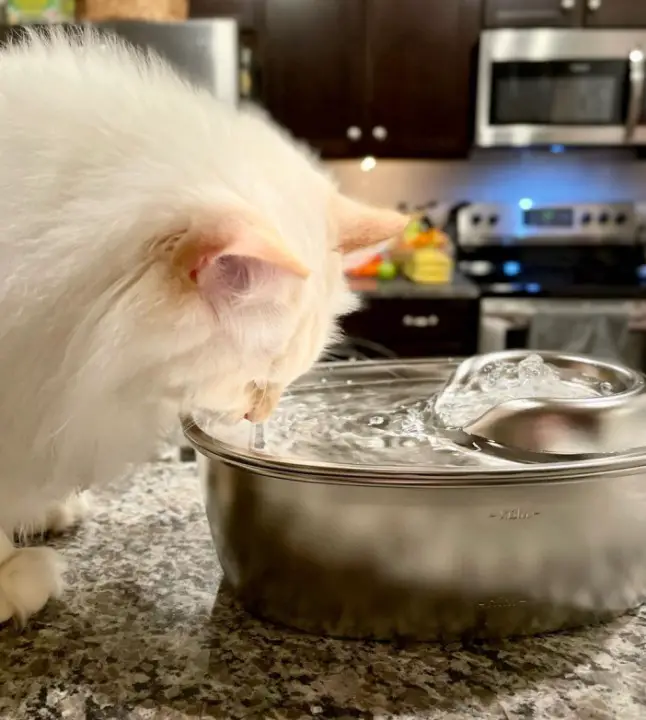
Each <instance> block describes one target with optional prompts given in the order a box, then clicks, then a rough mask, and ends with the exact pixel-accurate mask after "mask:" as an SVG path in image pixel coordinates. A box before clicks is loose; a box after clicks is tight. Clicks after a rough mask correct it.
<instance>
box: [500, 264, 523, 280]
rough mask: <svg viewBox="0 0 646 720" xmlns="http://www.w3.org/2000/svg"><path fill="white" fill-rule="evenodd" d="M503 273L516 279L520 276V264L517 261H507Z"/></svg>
mask: <svg viewBox="0 0 646 720" xmlns="http://www.w3.org/2000/svg"><path fill="white" fill-rule="evenodd" d="M502 271H503V273H504V274H505V275H506V276H507V277H516V275H520V271H521V266H520V263H519V262H516V261H515V260H507V262H506V263H504V264H503V266H502Z"/></svg>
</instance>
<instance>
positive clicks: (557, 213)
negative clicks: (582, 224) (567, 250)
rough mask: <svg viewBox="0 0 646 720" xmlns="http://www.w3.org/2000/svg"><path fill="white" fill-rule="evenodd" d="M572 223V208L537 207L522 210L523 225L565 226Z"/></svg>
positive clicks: (570, 225)
mask: <svg viewBox="0 0 646 720" xmlns="http://www.w3.org/2000/svg"><path fill="white" fill-rule="evenodd" d="M573 224H574V210H572V208H537V209H534V210H525V211H524V212H523V225H525V226H526V227H536V228H543V227H552V228H566V227H572V225H573Z"/></svg>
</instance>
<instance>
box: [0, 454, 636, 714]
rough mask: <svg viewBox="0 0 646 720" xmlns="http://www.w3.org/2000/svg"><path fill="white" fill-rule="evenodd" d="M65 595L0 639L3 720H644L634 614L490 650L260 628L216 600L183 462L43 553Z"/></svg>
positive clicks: (138, 483) (159, 471)
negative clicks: (59, 574) (55, 561)
mask: <svg viewBox="0 0 646 720" xmlns="http://www.w3.org/2000/svg"><path fill="white" fill-rule="evenodd" d="M51 544H52V545H53V546H55V547H57V548H59V549H60V550H61V552H62V553H63V555H64V556H65V557H66V558H67V560H68V561H69V563H70V571H69V580H70V588H69V589H68V590H67V592H66V593H65V595H64V597H63V598H62V599H61V600H60V601H57V602H55V603H52V604H51V605H50V606H49V607H48V608H47V609H46V610H45V611H44V612H43V613H42V614H41V615H39V616H38V617H37V618H35V619H34V620H32V622H31V624H30V625H29V626H28V628H27V629H26V630H24V631H23V632H22V633H19V632H18V631H16V630H14V629H12V628H3V629H1V630H0V717H1V718H7V719H10V720H40V719H42V720H59V719H60V720H62V719H63V718H64V719H66V720H80V719H81V718H84V719H87V720H104V719H106V720H107V719H112V718H114V719H117V718H119V719H126V718H127V719H130V718H132V719H133V720H134V719H138V720H139V719H140V720H144V718H145V719H146V720H153V719H154V720H161V719H162V718H168V719H170V720H180V719H185V718H218V719H221V720H237V719H238V718H246V719H256V718H257V719H261V718H272V719H279V718H285V719H286V718H293V719H294V720H296V719H297V718H303V719H305V718H317V717H320V718H335V719H337V720H338V719H351V718H373V719H375V720H376V719H377V718H379V719H380V720H381V719H385V718H399V719H401V720H403V719H404V718H406V719H407V720H408V719H413V718H425V719H433V720H435V719H439V718H443V719H445V720H460V719H465V720H466V719H477V720H492V719H493V718H500V719H501V720H530V719H531V720H548V719H549V720H553V719H555V718H571V719H573V720H574V719H576V720H610V719H611V718H617V719H618V720H637V719H638V718H640V719H643V718H644V717H646V612H644V613H641V614H639V613H637V614H635V615H633V616H629V617H627V618H624V619H622V620H620V621H617V622H615V623H614V624H612V625H610V626H607V627H601V628H592V629H588V630H585V631H581V632H577V633H572V634H563V635H553V636H547V637H540V638H532V639H526V640H520V641H514V642H512V641H508V642H500V643H495V644H478V645H474V646H469V647H462V646H459V645H455V646H449V647H444V648H443V647H439V646H436V645H412V646H406V647H399V646H393V645H388V644H379V643H363V642H362V643H358V642H350V641H339V640H326V639H314V638H312V637H309V636H305V635H300V634H298V633H295V632H290V631H287V630H283V629H279V628H277V627H274V626H271V625H268V624H263V623H261V622H259V621H257V620H255V619H254V618H252V617H250V616H248V615H247V614H246V613H245V612H243V611H242V610H241V609H239V608H238V607H237V606H236V604H235V603H234V602H233V600H232V599H231V597H230V596H229V595H228V594H227V592H226V591H224V590H223V589H222V588H221V579H222V575H221V571H220V568H219V566H218V563H217V560H216V557H215V554H214V551H213V546H212V544H211V540H210V536H209V531H208V527H207V524H206V520H205V517H204V514H203V510H202V503H201V497H200V486H199V482H198V479H197V474H196V469H195V465H194V464H193V463H190V462H189V463H179V462H167V463H157V464H153V465H149V466H146V467H144V468H142V469H141V470H139V471H138V472H136V473H135V474H134V475H133V476H132V477H129V478H126V479H124V480H123V481H121V482H119V483H117V484H115V486H114V487H113V488H111V489H110V490H109V491H107V492H103V493H101V494H98V495H97V505H96V510H95V514H94V517H93V518H92V519H91V520H89V521H88V522H87V523H86V524H85V526H84V527H82V528H81V529H79V530H78V531H76V532H75V533H73V534H70V535H68V536H67V537H63V538H59V539H56V540H54V541H52V543H51Z"/></svg>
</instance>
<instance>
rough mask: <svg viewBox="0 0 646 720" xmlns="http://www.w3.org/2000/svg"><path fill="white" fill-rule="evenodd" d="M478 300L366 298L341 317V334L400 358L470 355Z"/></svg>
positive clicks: (475, 343)
mask: <svg viewBox="0 0 646 720" xmlns="http://www.w3.org/2000/svg"><path fill="white" fill-rule="evenodd" d="M478 325H479V303H478V301H477V300H470V299H441V300H440V299H435V298H433V299H423V298H422V299H417V298H416V299H410V300H409V299H407V298H370V299H367V300H365V301H364V306H363V308H362V309H361V310H359V311H357V312H355V313H353V314H352V315H348V316H347V317H345V318H343V321H342V327H343V329H344V331H345V333H346V334H347V335H348V336H350V337H354V338H362V339H366V340H370V341H372V342H375V343H378V344H380V345H383V346H384V347H386V348H388V349H389V350H392V351H394V352H396V353H397V354H398V355H400V356H401V357H424V356H429V355H430V356H432V355H465V354H466V355H471V354H473V353H475V352H476V350H477V346H478Z"/></svg>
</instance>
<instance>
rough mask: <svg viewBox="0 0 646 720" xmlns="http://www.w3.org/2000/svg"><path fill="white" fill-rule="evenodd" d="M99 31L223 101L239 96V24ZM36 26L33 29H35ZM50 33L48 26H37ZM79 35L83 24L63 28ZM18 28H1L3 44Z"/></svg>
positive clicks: (136, 24)
mask: <svg viewBox="0 0 646 720" xmlns="http://www.w3.org/2000/svg"><path fill="white" fill-rule="evenodd" d="M91 26H92V27H95V28H97V29H98V30H99V31H100V32H107V33H114V34H116V35H118V36H120V37H122V38H123V39H125V40H126V41H127V42H129V43H131V44H133V45H135V46H138V47H141V48H150V49H152V50H154V51H155V52H156V53H157V54H158V55H161V56H162V57H163V58H165V59H166V60H168V62H170V63H171V64H172V65H173V66H174V67H175V68H176V69H177V70H178V72H179V73H180V74H182V75H183V76H184V77H186V78H187V79H188V80H190V81H191V82H192V83H193V84H196V85H200V86H201V87H204V88H206V89H208V90H210V91H211V92H212V93H213V94H214V95H215V96H216V97H217V98H218V99H220V100H222V101H224V102H230V103H236V102H237V101H238V97H239V50H238V25H237V22H236V21H235V20H233V19H230V18H222V19H217V20H187V21H185V22H177V23H174V22H168V23H164V22H161V23H160V22H143V21H125V20H124V21H114V22H101V23H93V24H92V25H91ZM32 27H34V26H32ZM38 27H39V28H40V29H43V30H45V31H46V30H47V26H44V25H41V26H38ZM60 27H63V28H64V30H65V31H66V32H69V33H75V32H78V30H79V28H80V27H81V25H63V26H60ZM22 30H23V29H22V28H21V27H19V26H14V27H8V26H3V27H2V28H0V43H2V42H4V41H6V39H7V38H9V37H12V36H13V37H19V36H20V34H21V32H22Z"/></svg>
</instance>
